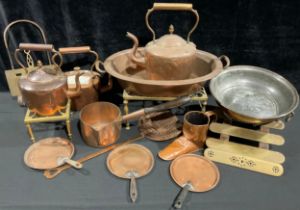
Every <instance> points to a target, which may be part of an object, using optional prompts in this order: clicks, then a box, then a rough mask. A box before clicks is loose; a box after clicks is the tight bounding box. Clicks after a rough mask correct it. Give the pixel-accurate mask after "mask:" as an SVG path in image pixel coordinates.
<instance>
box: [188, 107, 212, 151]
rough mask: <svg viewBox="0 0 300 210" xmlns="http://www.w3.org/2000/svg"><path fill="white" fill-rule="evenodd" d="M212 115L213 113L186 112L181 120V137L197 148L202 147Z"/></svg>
mask: <svg viewBox="0 0 300 210" xmlns="http://www.w3.org/2000/svg"><path fill="white" fill-rule="evenodd" d="M214 115H215V113H214V112H212V111H208V112H205V113H203V112H200V111H190V112H187V113H186V114H185V115H184V119H183V128H182V130H183V131H182V132H183V135H184V136H185V137H186V138H187V139H188V140H190V141H192V142H194V143H195V144H197V145H198V146H199V147H203V146H204V143H205V140H206V137H207V132H208V127H209V123H210V121H211V120H210V118H211V117H212V116H214Z"/></svg>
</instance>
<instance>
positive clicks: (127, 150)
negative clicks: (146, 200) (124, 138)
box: [106, 144, 154, 202]
mask: <svg viewBox="0 0 300 210" xmlns="http://www.w3.org/2000/svg"><path fill="white" fill-rule="evenodd" d="M106 165H107V168H108V170H109V171H110V172H111V173H112V174H114V175H115V176H117V177H120V178H125V179H130V180H131V182H130V197H131V200H132V201H133V202H135V200H136V199H137V187H136V180H135V178H138V177H141V176H145V175H146V174H148V173H149V172H150V171H151V169H152V168H153V165H154V157H153V155H152V153H151V151H150V150H149V149H147V148H146V147H144V146H142V145H139V144H128V145H124V146H120V147H118V148H116V149H114V150H113V151H112V152H111V153H110V154H109V155H108V156H107V160H106Z"/></svg>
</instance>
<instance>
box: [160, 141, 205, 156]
mask: <svg viewBox="0 0 300 210" xmlns="http://www.w3.org/2000/svg"><path fill="white" fill-rule="evenodd" d="M199 149H200V147H199V146H198V145H197V144H195V143H194V142H192V141H189V140H188V139H187V138H186V137H184V136H179V137H178V138H176V139H175V140H174V141H173V142H172V143H170V144H169V145H168V146H166V147H165V148H164V149H162V150H161V151H159V152H158V156H159V157H160V158H161V159H163V160H174V159H175V158H177V157H178V156H180V155H183V154H187V153H191V152H196V151H198V150H199Z"/></svg>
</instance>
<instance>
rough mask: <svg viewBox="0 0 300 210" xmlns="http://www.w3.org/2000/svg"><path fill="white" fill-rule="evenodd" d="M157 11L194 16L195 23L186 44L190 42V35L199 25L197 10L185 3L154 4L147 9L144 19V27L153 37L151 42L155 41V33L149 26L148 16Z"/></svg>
mask: <svg viewBox="0 0 300 210" xmlns="http://www.w3.org/2000/svg"><path fill="white" fill-rule="evenodd" d="M158 10H173V11H190V12H192V13H193V14H194V15H195V16H196V22H195V24H194V26H193V28H192V29H191V30H190V31H189V33H188V35H187V42H189V41H190V36H191V34H192V33H193V32H194V31H195V29H196V27H197V26H198V23H199V14H198V12H197V10H195V9H193V4H185V3H154V4H153V7H152V8H151V9H148V11H147V13H146V17H145V21H146V26H147V28H148V29H149V31H150V32H151V33H152V35H153V41H155V32H154V30H153V28H152V27H151V26H150V24H149V16H150V14H151V13H152V12H153V11H158Z"/></svg>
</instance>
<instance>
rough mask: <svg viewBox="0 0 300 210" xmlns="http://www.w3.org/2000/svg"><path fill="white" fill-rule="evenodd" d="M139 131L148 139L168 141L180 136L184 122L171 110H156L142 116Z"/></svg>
mask: <svg viewBox="0 0 300 210" xmlns="http://www.w3.org/2000/svg"><path fill="white" fill-rule="evenodd" d="M138 126H139V131H140V132H141V133H143V134H144V135H145V136H146V137H147V138H148V139H151V140H154V141H166V140H169V139H172V138H175V137H177V136H179V134H180V133H181V128H182V124H181V123H180V122H179V120H178V118H177V117H176V116H175V115H174V114H173V113H172V112H170V111H164V112H154V113H151V114H147V115H145V116H143V117H141V118H140V120H139V123H138Z"/></svg>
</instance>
